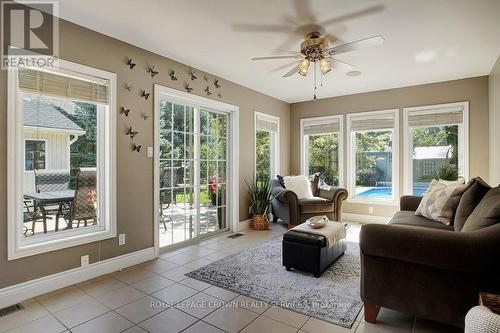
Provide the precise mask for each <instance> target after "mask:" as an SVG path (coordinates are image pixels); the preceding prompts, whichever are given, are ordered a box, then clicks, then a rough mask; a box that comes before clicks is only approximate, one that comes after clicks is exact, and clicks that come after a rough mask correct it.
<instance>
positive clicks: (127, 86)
mask: <svg viewBox="0 0 500 333" xmlns="http://www.w3.org/2000/svg"><path fill="white" fill-rule="evenodd" d="M132 88H134V86H133V85H131V84H128V83H125V89H127V90H128V91H132Z"/></svg>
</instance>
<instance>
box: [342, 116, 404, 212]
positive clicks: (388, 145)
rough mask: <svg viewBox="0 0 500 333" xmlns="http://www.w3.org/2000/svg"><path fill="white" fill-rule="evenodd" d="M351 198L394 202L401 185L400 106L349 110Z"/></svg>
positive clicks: (349, 186) (349, 188) (349, 187)
mask: <svg viewBox="0 0 500 333" xmlns="http://www.w3.org/2000/svg"><path fill="white" fill-rule="evenodd" d="M347 125H348V133H349V140H348V145H349V148H348V151H349V160H348V170H349V182H348V190H349V195H350V197H351V200H352V199H354V200H364V201H365V202H366V201H369V200H376V201H377V202H384V201H385V202H388V203H391V204H392V203H394V202H395V201H396V198H397V196H398V195H399V193H398V192H399V189H398V174H397V172H398V167H399V166H398V146H397V143H398V110H386V111H375V112H364V113H357V114H349V115H348V116H347Z"/></svg>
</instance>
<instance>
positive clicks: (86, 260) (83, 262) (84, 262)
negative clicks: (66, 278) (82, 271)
mask: <svg viewBox="0 0 500 333" xmlns="http://www.w3.org/2000/svg"><path fill="white" fill-rule="evenodd" d="M88 265H89V255H88V254H86V255H84V256H82V257H81V258H80V266H82V267H83V266H88Z"/></svg>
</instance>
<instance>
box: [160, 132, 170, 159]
mask: <svg viewBox="0 0 500 333" xmlns="http://www.w3.org/2000/svg"><path fill="white" fill-rule="evenodd" d="M160 158H167V159H170V158H172V132H170V131H160Z"/></svg>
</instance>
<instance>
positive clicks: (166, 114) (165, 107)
mask: <svg viewBox="0 0 500 333" xmlns="http://www.w3.org/2000/svg"><path fill="white" fill-rule="evenodd" d="M160 129H167V130H169V129H172V103H168V102H165V101H162V102H161V103H160Z"/></svg>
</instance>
